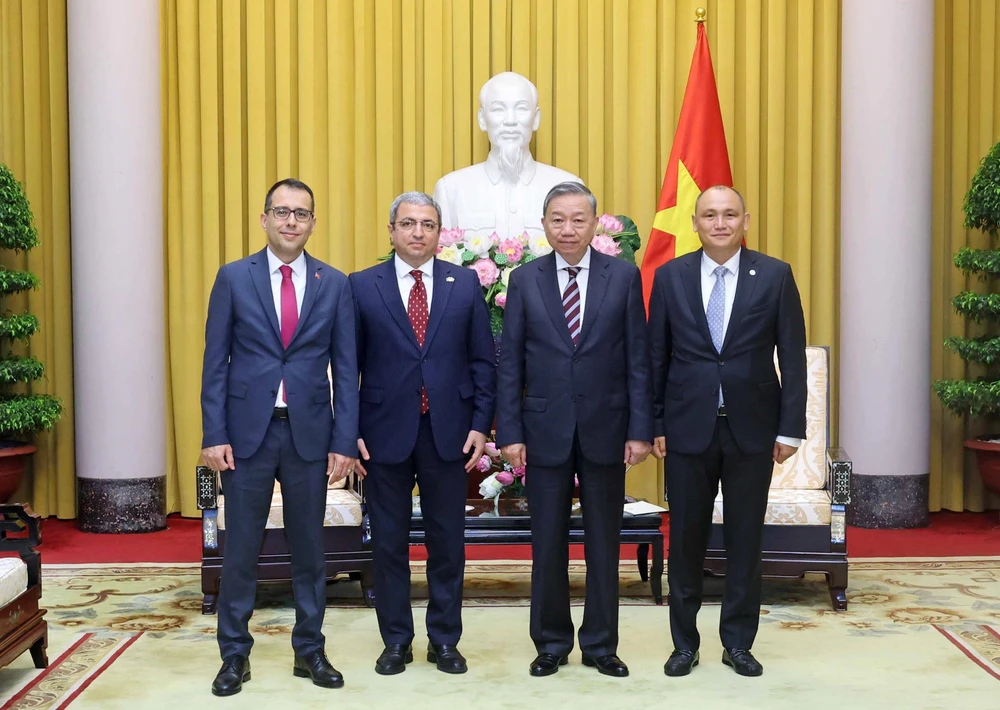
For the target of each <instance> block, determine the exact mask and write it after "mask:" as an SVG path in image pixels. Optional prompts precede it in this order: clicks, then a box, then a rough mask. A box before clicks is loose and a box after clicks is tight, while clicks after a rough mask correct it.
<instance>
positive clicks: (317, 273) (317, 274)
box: [314, 271, 319, 279]
mask: <svg viewBox="0 0 1000 710" xmlns="http://www.w3.org/2000/svg"><path fill="white" fill-rule="evenodd" d="M314 275H315V276H316V278H317V279H318V278H319V272H318V271H317V272H316V273H315V274H314Z"/></svg>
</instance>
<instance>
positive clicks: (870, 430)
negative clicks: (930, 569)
mask: <svg viewBox="0 0 1000 710" xmlns="http://www.w3.org/2000/svg"><path fill="white" fill-rule="evenodd" d="M842 18H843V19H842V23H843V24H842V28H841V29H842V38H843V41H842V55H841V66H842V75H841V139H842V146H841V252H840V254H841V269H840V444H841V446H843V447H844V448H845V449H846V450H847V453H848V454H849V455H850V456H851V458H852V459H853V461H854V474H853V476H852V481H851V499H852V500H851V506H850V507H849V508H848V516H847V518H848V522H849V523H851V524H853V525H860V526H863V527H913V526H919V525H926V524H927V519H928V518H927V516H928V512H927V507H928V506H927V491H928V483H929V472H930V452H929V444H928V439H929V436H930V396H931V389H930V383H931V376H930V317H931V315H930V314H931V306H930V293H931V288H930V274H931V190H932V139H933V102H934V0H844V4H843V13H842Z"/></svg>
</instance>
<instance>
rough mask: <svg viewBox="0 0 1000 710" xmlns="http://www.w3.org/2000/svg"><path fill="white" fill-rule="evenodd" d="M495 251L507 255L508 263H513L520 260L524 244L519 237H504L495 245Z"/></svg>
mask: <svg viewBox="0 0 1000 710" xmlns="http://www.w3.org/2000/svg"><path fill="white" fill-rule="evenodd" d="M497 251H498V252H500V253H501V254H503V255H504V256H506V257H507V263H508V264H514V263H517V262H518V261H520V260H521V255H522V254H524V245H523V244H521V240H520V239H504V240H503V241H501V242H500V245H499V246H498V247H497Z"/></svg>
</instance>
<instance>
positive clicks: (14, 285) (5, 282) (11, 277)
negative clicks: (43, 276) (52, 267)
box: [0, 266, 38, 293]
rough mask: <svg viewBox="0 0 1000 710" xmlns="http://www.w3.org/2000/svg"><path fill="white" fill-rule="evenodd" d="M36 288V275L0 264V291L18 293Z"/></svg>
mask: <svg viewBox="0 0 1000 710" xmlns="http://www.w3.org/2000/svg"><path fill="white" fill-rule="evenodd" d="M36 288H38V277H37V276H35V275H34V274H33V273H31V272H30V271H12V270H11V269H5V268H4V267H2V266H0V293H18V292H20V291H31V290H33V289H36Z"/></svg>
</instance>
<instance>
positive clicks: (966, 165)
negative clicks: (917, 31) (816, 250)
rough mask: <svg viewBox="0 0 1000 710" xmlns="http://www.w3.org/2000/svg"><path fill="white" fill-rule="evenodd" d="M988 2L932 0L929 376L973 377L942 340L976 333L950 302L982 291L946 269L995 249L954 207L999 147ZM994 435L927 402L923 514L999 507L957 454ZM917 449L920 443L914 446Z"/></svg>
mask: <svg viewBox="0 0 1000 710" xmlns="http://www.w3.org/2000/svg"><path fill="white" fill-rule="evenodd" d="M998 4H1000V3H996V2H992V1H991V2H981V1H980V0H937V3H936V8H935V18H934V19H935V26H934V193H933V195H934V196H933V199H934V208H933V220H934V230H933V234H934V242H933V274H932V278H931V304H932V309H931V316H932V320H931V375H932V379H940V378H956V377H957V378H966V377H969V378H973V379H974V378H976V377H978V376H979V375H981V374H982V372H981V371H980V370H979V369H978V368H974V367H968V366H966V364H965V363H964V362H963V361H962V360H961V359H960V358H959V357H958V355H956V354H955V353H953V352H952V351H950V350H946V349H945V348H944V346H943V342H944V339H945V338H947V337H948V336H950V335H978V334H979V333H980V332H981V331H980V330H978V329H977V328H976V327H975V326H974V325H972V324H970V323H968V322H967V321H966V320H965V319H964V318H962V317H961V316H958V315H956V313H955V311H954V309H953V308H952V305H951V299H952V298H953V297H954V296H955V294H957V293H958V292H960V291H963V290H965V289H971V290H975V291H980V292H982V291H983V289H984V284H983V283H982V282H980V281H979V280H978V279H977V278H975V277H973V278H966V277H965V276H964V275H963V274H962V273H961V272H960V271H959V270H958V269H956V268H955V266H954V264H953V263H952V257H953V255H954V254H955V252H957V251H958V250H959V248H961V247H963V246H971V247H975V248H988V247H992V248H996V247H997V246H998V245H997V244H992V245H991V244H990V240H989V238H988V237H987V236H986V235H985V234H983V233H982V232H978V231H970V230H967V229H965V227H963V226H962V225H963V222H964V220H965V213H964V212H963V211H962V204H963V201H964V199H965V193H966V192H968V190H969V184H970V182H971V181H972V176H973V174H974V173H975V172H976V169H977V168H978V167H979V162H980V161H981V160H982V158H983V156H984V155H986V153H987V152H988V151H989V149H990V147H991V146H992V145H993V144H994V143H996V142H997V141H998V140H1000V44H998V42H997V36H998V35H1000V8H998ZM986 432H993V433H996V432H997V428H996V422H993V426H992V427H990V426H989V424H988V423H986V422H983V421H981V420H968V419H965V418H960V417H956V416H954V415H953V414H950V413H948V412H947V411H945V410H943V409H942V407H941V405H940V403H939V402H938V400H937V397H932V403H931V436H930V447H931V484H930V508H931V510H940V509H942V508H945V509H947V510H963V509H965V510H983V509H984V508H987V507H989V508H996V507H998V505H1000V500H997V499H996V498H993V497H991V496H989V495H988V494H987V493H986V492H984V490H983V486H982V483H981V482H980V480H979V474H978V472H977V471H976V463H975V458H974V457H973V456H972V454H971V453H968V452H966V451H965V450H964V447H963V444H962V442H963V441H964V440H965V439H966V438H967V437H969V436H976V435H979V434H983V433H986ZM914 443H915V444H917V445H919V444H920V443H921V442H914Z"/></svg>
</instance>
